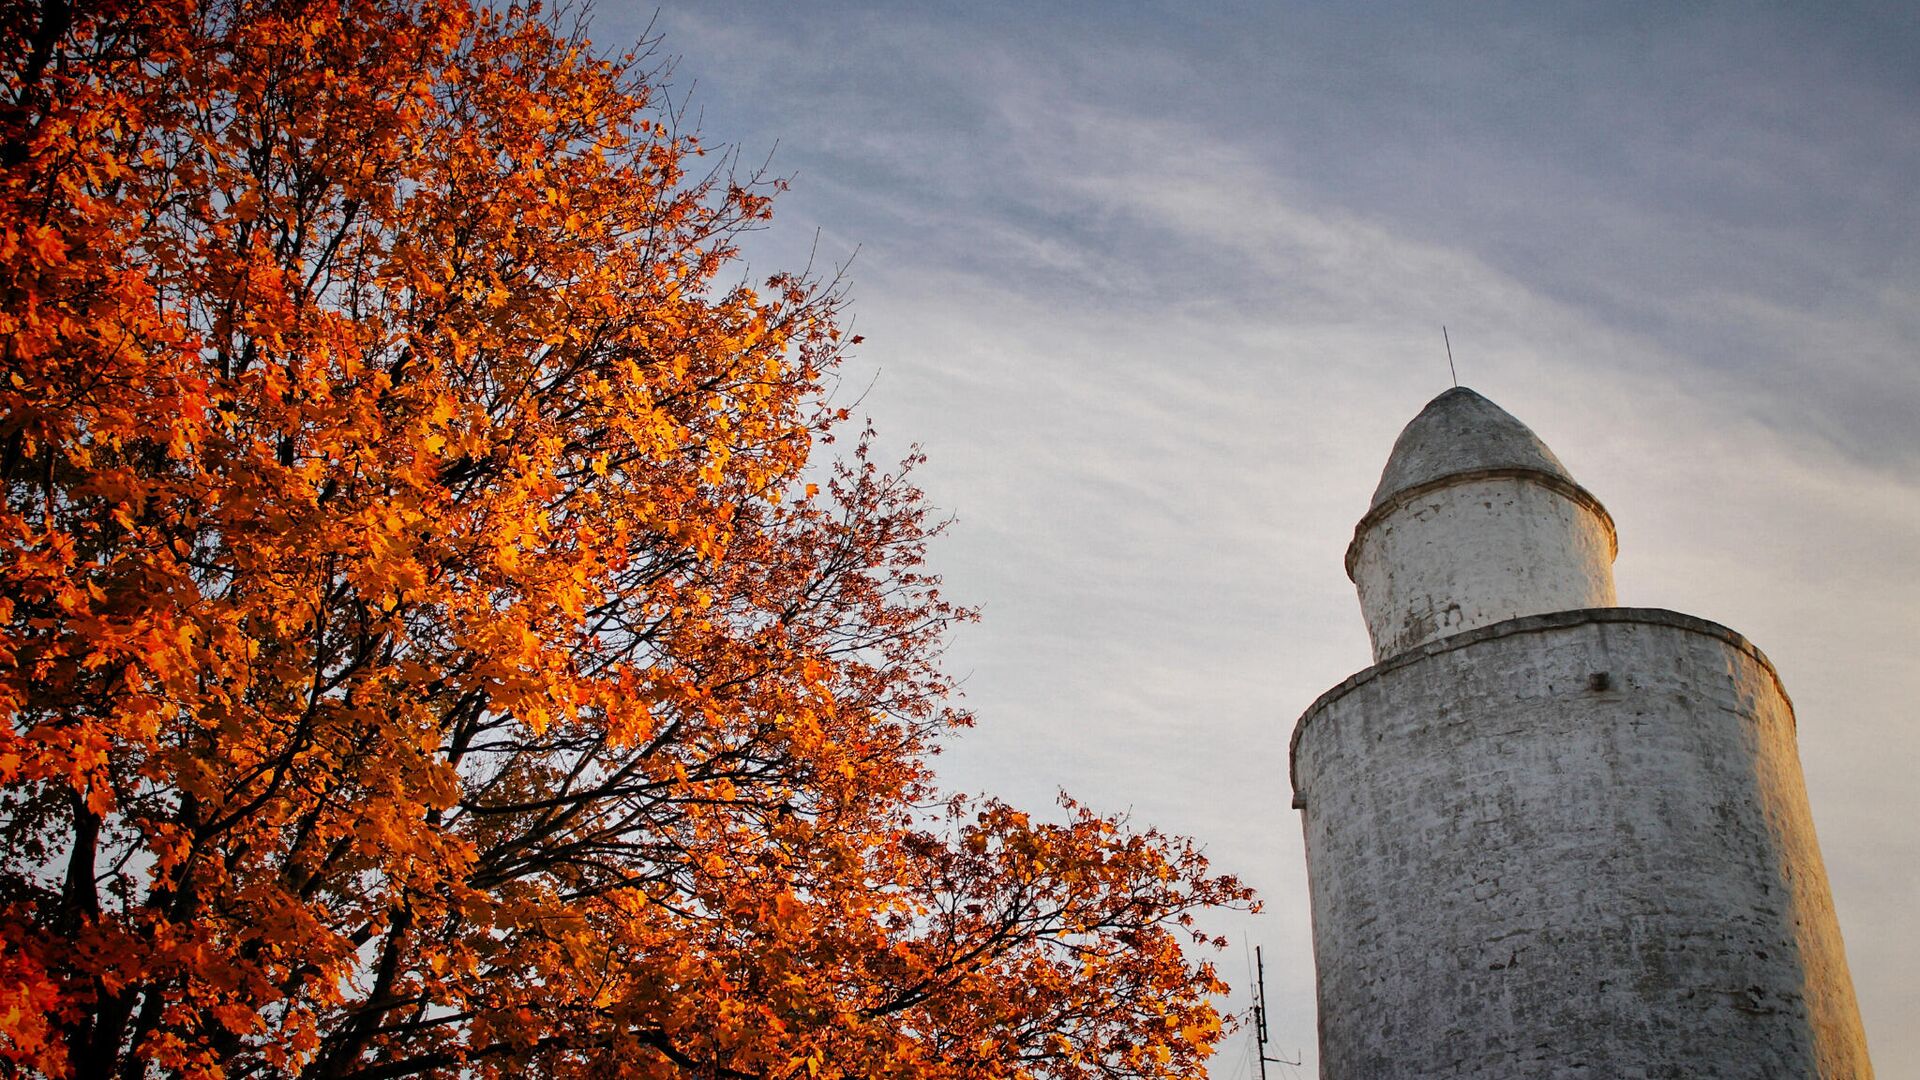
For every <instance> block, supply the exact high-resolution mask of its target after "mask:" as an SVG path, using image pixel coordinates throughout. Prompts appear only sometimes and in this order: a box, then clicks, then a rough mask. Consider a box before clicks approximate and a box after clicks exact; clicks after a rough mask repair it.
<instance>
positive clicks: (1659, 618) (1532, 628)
mask: <svg viewBox="0 0 1920 1080" xmlns="http://www.w3.org/2000/svg"><path fill="white" fill-rule="evenodd" d="M1449 479H1452V478H1451V477H1450V478H1449ZM1601 512H1602V513H1605V511H1604V510H1603V511H1601ZM1597 623H1638V624H1641V625H1645V626H1665V627H1671V628H1673V629H1676V630H1686V631H1690V632H1692V633H1696V634H1700V635H1703V636H1705V637H1710V638H1714V639H1716V640H1718V641H1720V642H1722V643H1724V644H1727V645H1730V646H1732V647H1733V648H1735V649H1737V650H1739V651H1741V652H1743V653H1745V654H1746V655H1747V656H1749V657H1750V658H1752V659H1753V660H1754V661H1755V662H1757V663H1758V664H1759V665H1760V666H1761V668H1762V669H1764V670H1765V671H1766V673H1767V674H1768V676H1770V677H1771V678H1772V679H1773V685H1774V688H1775V689H1776V690H1778V691H1780V698H1781V700H1783V701H1785V702H1786V705H1787V714H1788V715H1789V716H1792V715H1793V699H1792V698H1791V697H1789V696H1788V695H1787V687H1786V684H1785V683H1784V682H1782V681H1781V679H1780V672H1779V670H1778V669H1776V668H1775V667H1774V666H1773V661H1771V660H1769V659H1767V654H1766V653H1763V652H1761V651H1760V649H1759V647H1758V646H1756V645H1754V643H1753V642H1751V641H1748V640H1747V639H1746V638H1745V637H1744V636H1742V635H1741V634H1740V633H1739V632H1738V631H1735V630H1732V629H1729V628H1727V627H1725V626H1722V625H1720V624H1719V623H1717V622H1712V621H1710V620H1707V619H1701V618H1697V617H1695V616H1692V615H1683V614H1681V613H1680V612H1678V611H1669V610H1667V609H1666V608H1635V607H1611V608H1578V609H1575V610H1572V611H1550V612H1547V613H1546V614H1543V615H1522V616H1520V617H1519V618H1517V619H1508V620H1506V621H1505V622H1497V623H1494V624H1492V625H1490V626H1477V627H1474V628H1473V629H1472V630H1468V631H1465V632H1463V633H1459V634H1453V635H1451V636H1448V637H1443V638H1440V639H1438V640H1437V641H1429V642H1427V643H1426V644H1424V645H1419V646H1416V647H1414V648H1411V649H1408V650H1407V651H1406V652H1403V653H1396V654H1395V655H1393V656H1389V657H1388V658H1386V659H1385V660H1382V661H1380V662H1379V663H1377V664H1375V665H1373V666H1372V667H1370V668H1365V669H1362V670H1360V671H1357V672H1354V673H1353V674H1352V675H1349V676H1347V677H1346V678H1345V679H1342V680H1341V681H1340V682H1339V683H1338V684H1336V685H1335V686H1334V687H1333V688H1332V689H1330V690H1328V691H1327V692H1326V693H1324V694H1321V695H1320V696H1319V697H1317V698H1315V699H1314V702H1313V704H1312V705H1309V706H1307V711H1306V712H1303V713H1301V714H1300V719H1299V720H1297V721H1295V722H1294V725H1293V737H1292V738H1291V739H1289V740H1287V780H1288V782H1289V783H1290V784H1291V785H1292V787H1293V791H1294V796H1293V808H1294V809H1296V810H1300V809H1304V808H1305V803H1304V802H1303V801H1302V800H1301V798H1300V782H1299V776H1298V775H1297V774H1296V773H1295V771H1294V758H1295V756H1296V755H1297V754H1298V753H1299V750H1300V738H1301V736H1302V735H1304V734H1306V730H1307V725H1308V724H1310V723H1312V722H1313V718H1314V717H1315V716H1316V715H1318V714H1319V713H1320V711H1321V710H1322V709H1325V708H1326V707H1327V706H1328V705H1331V704H1333V703H1334V702H1335V701H1338V700H1339V699H1341V698H1343V697H1345V696H1346V695H1347V694H1348V693H1350V692H1351V691H1353V690H1354V689H1355V688H1357V687H1360V686H1364V685H1366V684H1367V683H1370V682H1372V681H1373V680H1375V679H1377V678H1379V677H1381V676H1382V675H1385V674H1387V673H1389V672H1392V671H1398V670H1399V669H1401V668H1404V667H1411V666H1413V665H1414V664H1417V663H1419V662H1421V661H1422V660H1425V659H1427V658H1428V657H1432V656H1439V655H1440V654H1442V653H1450V652H1454V651H1456V650H1458V649H1467V648H1472V647H1473V646H1475V645H1479V644H1482V643H1485V642H1488V641H1497V640H1499V639H1501V638H1509V637H1517V636H1519V635H1522V634H1543V633H1549V632H1552V631H1555V630H1571V629H1574V628H1576V627H1581V626H1590V625H1594V624H1597Z"/></svg>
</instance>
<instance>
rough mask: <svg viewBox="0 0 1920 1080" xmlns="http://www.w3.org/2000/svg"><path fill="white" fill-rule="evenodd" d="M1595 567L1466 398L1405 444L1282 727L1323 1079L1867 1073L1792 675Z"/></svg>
mask: <svg viewBox="0 0 1920 1080" xmlns="http://www.w3.org/2000/svg"><path fill="white" fill-rule="evenodd" d="M1614 552H1615V535H1614V527H1613V520H1612V518H1611V517H1609V516H1608V514H1607V511H1606V509H1605V508H1604V507H1602V506H1601V505H1600V502H1599V500H1597V499H1595V498H1594V497H1593V496H1592V495H1591V494H1589V493H1588V492H1587V490H1586V489H1585V488H1582V487H1581V486H1580V485H1579V484H1577V483H1575V482H1574V480H1573V478H1572V476H1571V475H1569V474H1568V472H1567V470H1566V468H1565V467H1564V466H1562V465H1561V464H1560V461H1559V459H1558V458H1556V457H1554V455H1553V453H1552V451H1550V450H1548V449H1547V447H1546V446H1545V445H1544V444H1542V443H1541V441H1540V440H1539V438H1538V437H1536V436H1535V435H1534V434H1533V432H1532V431H1530V430H1528V428H1527V427H1526V425H1524V424H1522V423H1520V422H1519V421H1518V420H1516V419H1514V418H1513V417H1512V416H1510V415H1509V414H1508V413H1506V412H1505V411H1504V410H1502V409H1501V408H1500V407H1499V406H1497V405H1495V404H1493V403H1492V402H1490V401H1488V400H1487V399H1485V398H1483V397H1481V396H1480V395H1478V394H1476V393H1474V392H1473V391H1471V390H1466V389H1453V390H1449V391H1447V392H1446V393H1444V394H1441V395H1440V396H1439V397H1437V398H1435V399H1434V400H1433V401H1432V402H1431V403H1429V404H1428V405H1427V407H1426V409H1425V410H1424V411H1422V412H1421V413H1420V415H1419V416H1418V417H1416V418H1414V420H1413V422H1412V423H1410V424H1408V425H1407V428H1406V430H1405V431H1403V432H1401V434H1400V438H1399V440H1398V441H1397V442H1396V443H1395V444H1394V447H1393V453H1392V455H1391V456H1390V457H1389V459H1388V461H1387V467H1386V469H1385V471H1384V472H1383V473H1382V475H1381V478H1380V487H1379V489H1378V490H1377V491H1376V492H1375V493H1374V496H1373V503H1372V507H1371V508H1370V509H1369V510H1368V511H1367V513H1366V515H1365V516H1364V517H1363V518H1361V520H1360V523H1359V525H1358V527H1356V528H1355V530H1354V537H1353V543H1352V546H1351V547H1349V548H1348V550H1347V570H1348V574H1349V576H1351V577H1352V578H1353V580H1354V583H1355V585H1356V586H1357V587H1358V589H1359V593H1360V604H1361V608H1362V610H1363V612H1364V613H1365V616H1366V620H1367V628H1368V631H1369V632H1370V633H1371V634H1372V637H1373V645H1374V658H1375V660H1376V663H1375V664H1374V666H1372V667H1370V668H1367V669H1366V670H1365V671H1362V672H1360V673H1358V674H1356V675H1354V676H1352V677H1351V678H1348V679H1347V680H1346V681H1345V682H1342V683H1341V684H1340V685H1338V686H1336V687H1334V688H1333V689H1332V690H1329V691H1328V692H1327V693H1325V694H1323V695H1321V697H1320V700H1318V701H1316V702H1314V704H1313V707H1312V708H1310V709H1308V710H1307V711H1306V713H1305V715H1303V716H1301V717H1300V721H1299V723H1298V725H1297V726H1296V727H1295V729H1294V734H1293V746H1292V755H1291V757H1292V772H1293V788H1294V806H1295V807H1296V808H1298V809H1299V810H1301V811H1302V814H1301V817H1302V822H1303V825H1304V827H1305V830H1306V846H1307V868H1308V875H1309V878H1310V881H1311V891H1312V902H1313V940H1314V955H1315V961H1316V966H1317V968H1318V976H1319V980H1318V985H1319V1006H1320V1056H1321V1075H1322V1076H1323V1077H1326V1078H1328V1080H1381V1078H1391V1077H1422V1078H1426V1077H1476V1078H1509V1077H1510V1078H1516V1080H1517V1078H1528V1080H1531V1078H1535V1077H1588V1076H1590V1077H1595V1078H1598V1077H1642V1078H1655V1077H1687V1078H1693V1077H1753V1078H1756V1080H1759V1078H1766V1080H1774V1078H1781V1077H1848V1078H1854V1077H1871V1076H1872V1075H1873V1070H1872V1066H1871V1065H1870V1064H1869V1063H1868V1061H1867V1050H1866V1039H1865V1035H1864V1034H1863V1033H1862V1031H1861V1027H1860V1017H1859V1010H1858V1007H1857V1006H1856V1005H1855V1003H1854V996H1853V983H1852V979H1851V977H1850V976H1849V975H1848V973H1847V962H1846V956H1845V953H1844V952H1843V950H1842V947H1841V943H1840V931H1839V926H1838V924H1837V923H1836V922H1835V919H1834V913H1833V901H1832V898H1831V896H1830V895H1829V892H1828V888H1827V877H1826V870H1825V868H1824V867H1823V866H1822V864H1821V861H1820V850H1819V847H1818V845H1817V844H1816V842H1815V840H1814V833H1813V821H1812V818H1811V816H1810V814H1809V811H1808V808H1807V797H1806V791H1805V787H1804V784H1803V782H1802V780H1801V774H1800V759H1799V754H1798V752H1797V751H1796V749H1795V746H1794V716H1793V705H1792V703H1791V702H1790V701H1789V700H1788V699H1787V695H1786V691H1785V689H1784V688H1783V687H1782V685H1781V682H1780V677H1779V674H1778V673H1777V672H1775V671H1774V669H1773V665H1772V664H1770V663H1769V662H1768V661H1767V658H1766V657H1765V656H1763V655H1762V654H1761V653H1760V651H1759V650H1758V649H1756V648H1754V646H1753V645H1752V644H1750V643H1749V642H1748V641H1747V640H1746V639H1745V638H1743V637H1741V636H1740V635H1739V634H1737V633H1734V632H1733V631H1732V630H1729V629H1727V628H1726V627H1724V626H1720V625H1718V624H1716V623H1711V622H1707V621H1705V620H1703V619H1696V618H1693V617H1692V616H1688V615H1681V614H1678V613H1676V612H1672V611H1665V610H1661V609H1657V608H1622V607H1615V606H1613V604H1614V589H1613V556H1614Z"/></svg>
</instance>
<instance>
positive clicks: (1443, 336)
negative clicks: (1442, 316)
mask: <svg viewBox="0 0 1920 1080" xmlns="http://www.w3.org/2000/svg"><path fill="white" fill-rule="evenodd" d="M1440 340H1441V341H1444V342H1446V343H1447V372H1448V373H1449V374H1451V375H1452V376H1453V388H1454V389H1455V390H1458V389H1460V372H1458V371H1456V370H1454V366H1453V339H1452V338H1450V337H1448V336H1447V327H1446V324H1444V323H1442V324H1441V326H1440Z"/></svg>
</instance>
